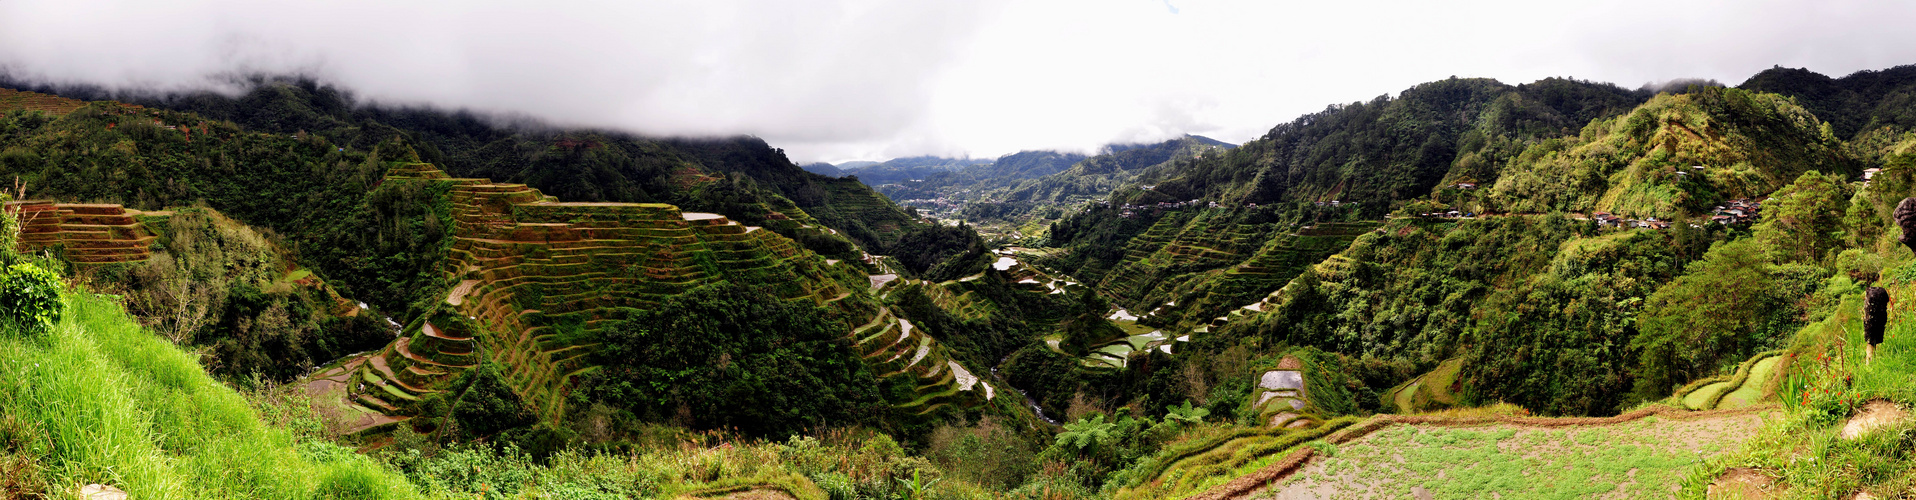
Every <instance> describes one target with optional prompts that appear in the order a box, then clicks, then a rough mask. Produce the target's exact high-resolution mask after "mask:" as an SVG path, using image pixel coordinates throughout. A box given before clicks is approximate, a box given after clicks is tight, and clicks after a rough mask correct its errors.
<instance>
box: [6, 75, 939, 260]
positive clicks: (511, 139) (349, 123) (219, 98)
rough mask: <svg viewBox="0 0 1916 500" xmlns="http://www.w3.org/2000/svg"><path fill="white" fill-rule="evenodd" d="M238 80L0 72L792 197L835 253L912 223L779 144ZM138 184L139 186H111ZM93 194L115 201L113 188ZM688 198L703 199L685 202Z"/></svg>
mask: <svg viewBox="0 0 1916 500" xmlns="http://www.w3.org/2000/svg"><path fill="white" fill-rule="evenodd" d="M245 83H247V85H248V86H247V90H246V91H245V92H244V93H242V94H240V95H239V96H237V97H229V96H227V95H223V94H218V93H213V92H185V93H171V94H157V95H154V94H137V93H135V94H128V95H117V94H114V93H111V92H107V91H104V90H99V89H89V88H85V87H77V88H62V87H51V86H42V85H33V84H31V83H30V82H19V81H14V80H11V79H9V78H3V77H0V87H6V86H13V87H14V88H37V89H40V90H44V91H48V92H49V93H56V94H60V95H62V96H65V97H69V98H75V99H82V100H103V99H117V100H119V101H123V102H127V103H130V104H134V105H140V106H145V107H148V108H153V109H164V110H171V111H177V112H182V113H190V114H192V116H194V117H195V118H193V120H205V121H210V122H221V121H225V122H231V123H232V124H233V125H236V126H238V127H243V128H245V129H247V130H248V131H253V132H260V133H266V134H275V135H284V136H296V137H308V136H315V137H319V138H323V139H324V140H325V141H326V142H329V143H331V144H334V145H336V146H338V147H340V148H342V149H345V150H354V149H356V150H369V149H371V148H373V147H374V146H376V145H378V144H380V143H381V142H384V141H387V140H390V139H394V138H399V139H401V140H402V142H404V143H406V144H408V145H409V146H412V147H413V148H414V150H415V151H416V154H418V155H420V159H421V160H423V161H428V162H432V163H435V164H439V165H444V166H445V168H446V169H447V171H448V172H451V173H452V174H454V175H458V176H463V177H489V178H496V179H499V180H500V181H503V182H522V183H526V184H528V185H531V186H534V187H536V188H538V189H541V190H543V191H545V192H548V193H552V194H553V195H555V196H559V197H561V198H564V199H568V200H578V201H607V202H668V203H677V204H681V205H690V207H691V208H693V209H698V210H711V211H719V212H721V213H726V214H727V215H730V216H734V217H739V218H740V219H741V220H745V221H757V220H760V219H763V218H765V217H767V216H769V214H770V213H772V212H781V211H786V212H789V211H791V210H790V209H789V208H786V207H790V206H792V205H796V208H798V209H801V210H806V211H808V212H816V214H813V215H814V216H817V217H820V220H821V222H822V223H824V224H825V225H826V226H828V227H831V228H832V229H836V230H837V232H836V233H834V234H829V235H827V236H824V237H808V238H806V239H805V241H806V242H807V244H812V243H817V244H819V245H822V246H817V247H815V249H818V250H820V251H822V252H824V253H827V254H831V255H837V256H841V257H852V258H856V257H857V255H856V253H855V252H853V249H852V248H851V246H850V245H849V244H847V243H848V242H846V241H843V240H844V239H847V238H849V239H850V240H851V241H852V242H856V243H857V244H858V245H859V246H862V247H864V248H867V249H870V250H872V251H874V252H882V251H883V250H882V249H884V248H885V247H886V246H887V245H888V244H889V243H890V242H891V241H893V240H895V239H896V238H897V237H898V235H899V234H901V233H900V231H902V230H904V229H905V228H907V227H908V226H910V225H911V224H914V223H915V222H914V219H913V218H912V217H911V216H909V215H907V214H905V213H904V212H903V211H900V210H897V209H896V208H895V207H892V206H891V203H890V202H888V201H886V200H884V199H883V198H882V197H881V196H879V195H878V194H877V193H876V192H873V191H871V190H870V189H868V188H865V187H864V186H863V185H860V184H858V183H857V182H855V181H851V180H841V179H836V178H831V177H826V176H821V175H816V174H811V173H808V172H805V171H804V170H803V169H800V168H799V167H798V166H797V165H794V164H792V163H791V162H790V161H789V160H788V159H786V158H785V155H784V152H783V151H781V150H778V149H776V148H772V147H770V146H769V145H767V144H765V142H764V141H762V140H759V139H756V138H748V137H737V138H727V139H700V140H690V139H657V138H647V137H640V136H636V135H632V134H626V133H621V132H612V131H600V130H563V129H558V128H554V127H551V126H548V125H544V124H540V123H536V122H525V121H523V120H521V121H520V122H504V121H501V120H499V119H495V118H493V117H488V116H482V115H478V114H475V113H471V112H466V111H443V110H438V109H431V108H416V107H390V106H379V105H370V104H365V103H361V102H359V101H358V100H357V99H356V98H355V97H354V96H353V95H352V94H351V93H350V92H347V91H345V90H342V89H339V88H336V87H332V86H328V85H324V84H321V83H318V82H316V81H313V80H309V79H272V78H254V79H251V80H248V81H247V82H245ZM734 173H736V174H739V175H741V176H742V177H740V178H738V179H735V180H733V181H732V183H733V184H739V183H741V182H745V181H747V180H749V181H750V185H749V186H747V185H744V184H739V185H740V186H742V189H743V191H742V192H743V193H745V194H744V196H745V198H736V196H738V194H732V193H719V192H710V193H699V194H694V193H691V192H688V191H687V190H685V189H683V188H684V187H685V186H687V184H688V183H696V182H700V181H699V180H698V179H701V178H703V177H701V176H727V175H730V174H734ZM760 187H763V188H764V189H760ZM136 191H139V189H137V188H133V189H127V190H120V191H117V193H134V192H136ZM149 191H150V190H149ZM76 194H77V193H76ZM96 196H106V197H103V198H100V199H114V193H100V194H99V195H96ZM713 196H717V197H734V198H733V199H725V200H721V199H714V198H712V197H713ZM688 197H703V198H705V200H706V201H703V202H692V201H690V200H689V198H688ZM122 199H124V198H122ZM131 201H137V200H131ZM159 201H161V202H165V203H173V202H172V201H169V200H159ZM726 207H736V208H735V209H730V210H728V209H727V208H726ZM737 210H743V212H741V211H737ZM787 215H790V214H787ZM832 240H839V241H836V242H833V241H832Z"/></svg>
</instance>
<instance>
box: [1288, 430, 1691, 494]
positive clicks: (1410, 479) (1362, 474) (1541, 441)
mask: <svg viewBox="0 0 1916 500" xmlns="http://www.w3.org/2000/svg"><path fill="white" fill-rule="evenodd" d="M1656 425H1660V424H1659V423H1657V422H1649V421H1642V422H1632V423H1628V424H1622V425H1619V426H1615V427H1601V428H1581V429H1524V430H1519V429H1516V428H1511V427H1505V426H1495V427H1471V428H1444V427H1423V426H1397V427H1392V428H1390V429H1386V430H1383V431H1379V432H1377V433H1376V434H1373V435H1371V436H1369V437H1368V438H1365V439H1363V440H1359V441H1356V442H1352V443H1346V444H1343V445H1339V446H1337V448H1336V453H1335V454H1333V455H1332V456H1330V457H1328V458H1322V459H1321V460H1322V461H1323V462H1322V463H1323V464H1324V466H1323V467H1322V468H1321V469H1317V470H1314V471H1313V470H1311V469H1306V471H1307V472H1305V473H1300V474H1298V475H1297V476H1294V477H1293V478H1291V479H1290V480H1289V481H1288V482H1287V484H1291V483H1296V482H1309V483H1312V484H1318V485H1330V486H1331V487H1334V488H1336V489H1337V490H1338V491H1339V492H1340V494H1342V495H1355V496H1362V495H1363V492H1365V491H1369V492H1371V493H1372V494H1374V495H1376V496H1379V497H1384V498H1389V497H1399V496H1408V495H1409V493H1410V488H1411V487H1412V486H1422V487H1424V488H1426V489H1428V490H1429V492H1430V493H1431V495H1432V496H1433V497H1435V498H1492V497H1498V498H1505V499H1519V498H1587V497H1591V496H1595V495H1602V494H1606V493H1613V492H1618V493H1623V494H1625V495H1626V496H1628V497H1648V496H1656V495H1658V494H1660V493H1662V492H1664V491H1667V488H1668V487H1669V486H1670V485H1674V484H1677V483H1678V482H1679V481H1680V480H1681V479H1682V478H1683V477H1684V474H1685V473H1686V472H1687V471H1688V469H1689V468H1690V467H1691V466H1693V465H1695V464H1696V463H1698V454H1697V452H1701V453H1704V454H1714V453H1719V452H1721V451H1724V448H1726V447H1727V444H1724V443H1707V444H1705V445H1704V446H1703V447H1702V448H1701V449H1699V450H1689V449H1686V448H1685V447H1683V446H1681V445H1679V444H1677V443H1674V442H1672V441H1671V440H1670V439H1668V438H1666V437H1663V436H1661V435H1659V434H1658V433H1654V432H1643V431H1648V430H1651V429H1652V428H1653V427H1654V426H1656ZM1439 478H1441V479H1439ZM1619 488H1623V490H1622V491H1620V492H1619V491H1618V490H1619Z"/></svg>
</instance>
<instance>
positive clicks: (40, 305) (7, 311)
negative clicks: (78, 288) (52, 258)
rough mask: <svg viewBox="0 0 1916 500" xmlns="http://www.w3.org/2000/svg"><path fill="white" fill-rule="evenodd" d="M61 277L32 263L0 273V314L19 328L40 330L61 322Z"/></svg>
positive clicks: (9, 268)
mask: <svg viewBox="0 0 1916 500" xmlns="http://www.w3.org/2000/svg"><path fill="white" fill-rule="evenodd" d="M61 307H62V306H61V303H60V276H59V275H57V274H53V272H52V271H48V270H45V269H41V268H40V267H39V266H35V265H33V264H15V265H13V266H12V267H8V268H7V270H6V272H4V273H0V314H4V315H5V316H6V318H7V320H8V321H12V322H13V323H14V324H16V325H19V326H20V327H21V328H24V329H28V330H32V331H39V330H44V329H46V328H51V327H53V324H54V323H58V322H59V321H60V308H61Z"/></svg>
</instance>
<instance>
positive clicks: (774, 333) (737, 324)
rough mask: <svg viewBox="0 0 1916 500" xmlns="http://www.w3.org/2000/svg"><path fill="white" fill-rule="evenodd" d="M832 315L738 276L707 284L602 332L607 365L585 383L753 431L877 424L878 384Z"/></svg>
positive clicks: (673, 414)
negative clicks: (744, 282) (752, 286)
mask: <svg viewBox="0 0 1916 500" xmlns="http://www.w3.org/2000/svg"><path fill="white" fill-rule="evenodd" d="M827 318H828V316H827V312H826V311H825V310H823V309H822V308H819V307H817V306H814V305H812V304H810V303H802V302H785V301H781V300H779V299H777V298H775V297H772V296H770V295H768V294H765V293H762V292H759V291H756V290H754V289H750V288H746V287H743V286H740V285H736V284H732V283H730V282H721V283H718V284H713V285H707V286H704V287H700V288H698V289H694V290H693V291H691V292H687V293H685V294H681V295H678V296H674V297H672V298H671V299H668V300H666V301H665V303H663V304H660V305H659V306H658V307H657V308H653V309H647V310H643V311H638V312H636V313H634V314H633V315H632V316H631V317H629V318H628V319H627V320H626V321H624V322H622V323H619V324H616V325H613V326H611V327H608V328H606V329H605V330H603V331H601V332H599V333H598V335H599V339H598V340H599V342H600V343H601V346H600V348H599V349H597V350H595V352H594V353H593V356H594V358H593V359H594V362H595V363H596V364H598V365H600V366H603V367H604V369H602V370H600V371H598V372H596V373H594V374H593V375H591V376H590V377H589V380H587V381H585V382H582V383H581V384H580V386H581V388H580V389H579V390H580V391H583V392H584V393H585V394H588V395H590V397H591V398H592V399H594V400H599V401H605V402H607V403H609V404H611V405H613V406H615V407H619V408H623V409H627V410H629V411H631V412H633V413H635V414H637V415H640V416H642V417H645V418H646V419H648V420H654V421H657V420H663V419H672V420H678V421H682V423H684V424H686V425H689V426H692V427H695V428H708V429H709V428H728V429H737V430H738V431H739V432H743V433H746V434H747V435H751V436H786V435H790V434H793V433H796V432H800V431H803V430H805V429H810V428H814V427H817V426H822V425H825V424H828V423H834V424H841V425H842V424H849V423H876V421H877V419H878V417H880V416H881V415H882V414H883V413H882V412H883V408H884V404H885V403H884V400H883V399H881V398H880V397H879V394H878V392H877V388H878V387H879V384H878V381H877V379H876V378H875V377H874V376H873V375H872V374H871V372H870V371H868V369H867V368H866V367H865V365H864V363H862V362H861V361H860V360H859V359H858V357H857V355H856V354H854V353H853V352H852V350H851V346H850V345H849V342H848V341H847V340H845V337H844V332H845V327H844V325H843V324H842V323H840V322H838V321H833V320H830V319H827Z"/></svg>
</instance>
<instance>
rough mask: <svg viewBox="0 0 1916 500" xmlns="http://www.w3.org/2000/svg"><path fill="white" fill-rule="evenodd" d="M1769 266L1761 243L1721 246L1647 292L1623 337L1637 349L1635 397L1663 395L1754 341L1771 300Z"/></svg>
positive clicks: (1741, 351) (1749, 239) (1745, 242)
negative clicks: (1633, 331) (1630, 334)
mask: <svg viewBox="0 0 1916 500" xmlns="http://www.w3.org/2000/svg"><path fill="white" fill-rule="evenodd" d="M1768 266H1769V259H1768V258H1766V256H1765V255H1764V246H1763V245H1762V243H1761V242H1759V241H1757V240H1755V239H1752V238H1745V239H1740V240H1736V241H1732V242H1728V243H1723V244H1720V245H1717V247H1716V248H1713V249H1711V250H1710V252H1709V253H1708V254H1706V255H1705V256H1704V258H1703V260H1701V261H1698V262H1696V263H1694V264H1691V266H1690V268H1689V272H1688V273H1687V274H1684V275H1683V276H1680V277H1678V278H1677V279H1676V280H1675V281H1672V282H1671V283H1670V284H1669V285H1668V286H1665V287H1663V289H1661V290H1658V291H1657V293H1656V294H1654V295H1651V296H1650V300H1649V305H1648V306H1647V307H1645V308H1644V311H1643V314H1642V316H1640V317H1639V318H1638V320H1637V325H1638V329H1639V333H1638V334H1637V336H1636V338H1635V339H1632V340H1631V341H1630V348H1631V349H1632V350H1634V351H1637V352H1638V353H1639V354H1638V356H1639V358H1638V360H1639V369H1638V371H1637V381H1636V391H1637V394H1638V395H1639V396H1642V397H1644V398H1646V399H1647V398H1655V397H1660V396H1662V395H1665V394H1668V393H1669V391H1670V390H1671V389H1672V388H1673V387H1675V386H1676V385H1677V384H1681V383H1683V382H1686V381H1689V380H1692V379H1695V378H1696V377H1698V376H1701V375H1703V374H1705V373H1707V372H1708V370H1711V369H1714V368H1715V367H1716V366H1717V364H1718V363H1720V362H1721V361H1722V360H1723V359H1726V357H1728V356H1732V355H1736V354H1741V353H1744V352H1746V351H1747V350H1749V348H1750V347H1752V346H1753V345H1754V344H1756V343H1757V341H1758V340H1760V339H1755V338H1752V337H1753V336H1754V334H1756V333H1757V332H1760V331H1762V330H1763V328H1762V327H1763V325H1764V323H1765V320H1766V319H1767V316H1768V314H1766V309H1767V307H1766V306H1767V305H1768V304H1769V303H1770V302H1771V297H1770V295H1771V288H1772V287H1771V281H1772V278H1771V276H1770V273H1769V270H1768Z"/></svg>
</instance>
